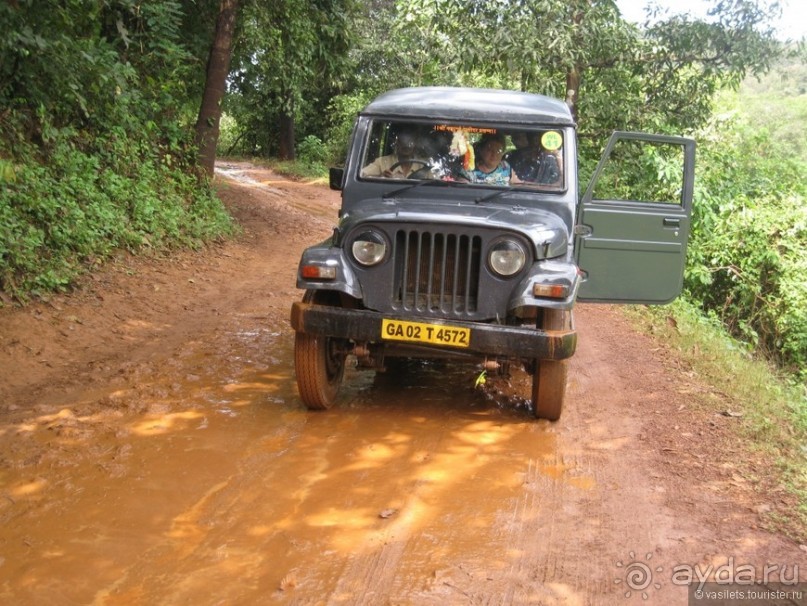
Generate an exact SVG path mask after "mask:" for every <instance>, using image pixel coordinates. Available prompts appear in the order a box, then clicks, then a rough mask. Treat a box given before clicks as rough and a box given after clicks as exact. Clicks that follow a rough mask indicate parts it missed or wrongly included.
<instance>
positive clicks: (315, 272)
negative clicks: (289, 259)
mask: <svg viewBox="0 0 807 606" xmlns="http://www.w3.org/2000/svg"><path fill="white" fill-rule="evenodd" d="M300 275H301V276H302V277H303V278H306V279H308V280H333V279H334V278H336V268H335V267H326V266H323V265H303V266H302V268H301V269H300Z"/></svg>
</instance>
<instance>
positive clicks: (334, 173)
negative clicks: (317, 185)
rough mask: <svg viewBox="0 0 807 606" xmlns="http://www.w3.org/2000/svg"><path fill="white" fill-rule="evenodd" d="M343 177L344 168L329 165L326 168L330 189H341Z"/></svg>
mask: <svg viewBox="0 0 807 606" xmlns="http://www.w3.org/2000/svg"><path fill="white" fill-rule="evenodd" d="M344 178H345V169H344V168H335V167H331V168H330V169H329V170H328V184H329V185H330V186H331V189H335V190H337V191H341V190H342V181H343V180H344Z"/></svg>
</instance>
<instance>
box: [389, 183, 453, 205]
mask: <svg viewBox="0 0 807 606" xmlns="http://www.w3.org/2000/svg"><path fill="white" fill-rule="evenodd" d="M428 183H430V184H432V185H448V184H449V181H442V180H440V179H426V180H424V181H418V182H417V183H412V184H411V185H404V186H403V187H399V188H398V189H393V190H392V191H388V192H386V193H385V194H384V195H383V196H381V197H382V198H383V199H384V200H387V199H389V198H393V197H395V196H397V195H398V194H402V193H404V192H405V191H409V190H410V189H414V188H416V187H420V186H421V185H426V184H428Z"/></svg>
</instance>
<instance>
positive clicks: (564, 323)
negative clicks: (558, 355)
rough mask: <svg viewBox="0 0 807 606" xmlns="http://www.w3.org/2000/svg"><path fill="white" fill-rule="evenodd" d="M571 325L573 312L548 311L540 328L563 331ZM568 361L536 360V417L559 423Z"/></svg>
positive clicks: (534, 372)
mask: <svg viewBox="0 0 807 606" xmlns="http://www.w3.org/2000/svg"><path fill="white" fill-rule="evenodd" d="M570 325H571V312H568V311H565V310H560V309H546V310H544V312H543V319H542V320H541V321H540V327H541V328H542V329H544V330H561V329H566V328H569V326H570ZM567 368H568V363H567V360H535V370H534V371H533V375H532V405H533V408H534V409H535V417H536V418H538V419H547V420H549V421H557V420H558V419H560V415H561V413H562V412H563V402H564V399H565V397H566V374H567Z"/></svg>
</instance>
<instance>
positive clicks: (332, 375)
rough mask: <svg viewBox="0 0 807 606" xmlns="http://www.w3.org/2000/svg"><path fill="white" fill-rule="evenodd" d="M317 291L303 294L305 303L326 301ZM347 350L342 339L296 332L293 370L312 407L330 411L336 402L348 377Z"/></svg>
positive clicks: (331, 302) (299, 386)
mask: <svg viewBox="0 0 807 606" xmlns="http://www.w3.org/2000/svg"><path fill="white" fill-rule="evenodd" d="M321 298H322V297H318V296H317V293H315V292H314V291H307V292H306V293H305V295H304V296H303V301H304V302H306V303H314V302H321V303H324V304H335V302H333V301H329V302H327V303H326V300H325V299H323V300H322V301H317V299H321ZM346 357H347V354H346V353H345V350H344V347H343V342H342V341H341V340H339V339H333V338H331V337H327V336H325V335H311V334H307V333H304V332H297V333H296V334H295V336H294V369H295V374H296V375H297V391H299V392H300V399H302V401H303V404H305V405H306V407H307V408H308V409H309V410H327V409H329V408H331V407H332V406H333V405H334V403H335V402H336V396H337V395H338V393H339V387H340V386H341V385H342V379H343V378H344V376H345V359H346Z"/></svg>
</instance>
